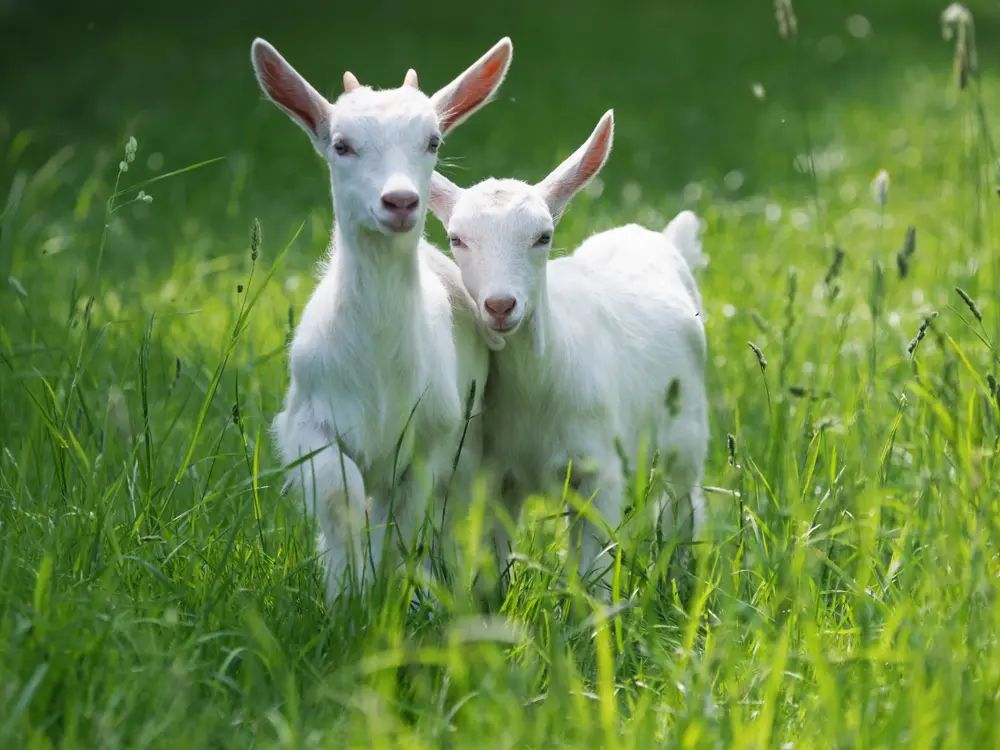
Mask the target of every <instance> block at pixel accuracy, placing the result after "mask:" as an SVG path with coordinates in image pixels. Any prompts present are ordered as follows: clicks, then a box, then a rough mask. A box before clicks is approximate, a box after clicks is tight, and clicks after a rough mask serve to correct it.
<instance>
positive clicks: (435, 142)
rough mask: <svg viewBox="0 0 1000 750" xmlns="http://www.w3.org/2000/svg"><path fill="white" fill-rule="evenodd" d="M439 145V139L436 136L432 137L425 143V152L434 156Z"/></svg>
mask: <svg viewBox="0 0 1000 750" xmlns="http://www.w3.org/2000/svg"><path fill="white" fill-rule="evenodd" d="M440 145H441V137H440V136H437V135H432V136H431V137H430V139H429V140H428V141H427V151H428V153H431V154H436V153H437V150H438V146H440Z"/></svg>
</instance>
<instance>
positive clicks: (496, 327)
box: [487, 320, 521, 336]
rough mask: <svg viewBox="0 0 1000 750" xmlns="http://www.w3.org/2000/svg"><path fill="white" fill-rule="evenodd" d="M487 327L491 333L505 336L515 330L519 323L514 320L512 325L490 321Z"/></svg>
mask: <svg viewBox="0 0 1000 750" xmlns="http://www.w3.org/2000/svg"><path fill="white" fill-rule="evenodd" d="M487 325H488V326H489V329H490V330H491V331H493V333H501V334H503V335H505V336H507V335H509V334H511V333H514V331H516V330H517V327H518V326H519V325H521V321H520V320H516V321H514V322H513V323H497V322H496V321H491V322H490V323H488V324H487Z"/></svg>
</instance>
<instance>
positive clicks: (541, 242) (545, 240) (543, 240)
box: [535, 232, 552, 247]
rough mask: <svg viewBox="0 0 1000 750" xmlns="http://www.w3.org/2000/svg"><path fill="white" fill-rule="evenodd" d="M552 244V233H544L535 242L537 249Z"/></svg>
mask: <svg viewBox="0 0 1000 750" xmlns="http://www.w3.org/2000/svg"><path fill="white" fill-rule="evenodd" d="M550 242H552V232H543V233H542V234H540V235H538V239H537V240H535V247H545V246H546V245H548V244H549V243H550Z"/></svg>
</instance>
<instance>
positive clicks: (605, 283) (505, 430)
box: [431, 111, 708, 580]
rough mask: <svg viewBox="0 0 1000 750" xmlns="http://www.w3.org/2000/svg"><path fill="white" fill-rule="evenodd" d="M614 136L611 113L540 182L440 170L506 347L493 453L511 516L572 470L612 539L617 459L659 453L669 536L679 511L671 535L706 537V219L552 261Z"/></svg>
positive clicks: (495, 398) (449, 216) (437, 183)
mask: <svg viewBox="0 0 1000 750" xmlns="http://www.w3.org/2000/svg"><path fill="white" fill-rule="evenodd" d="M613 134H614V115H613V112H610V111H609V112H608V113H607V114H605V115H604V117H603V118H602V119H601V121H600V124H598V126H597V129H596V130H595V131H594V133H593V134H592V135H591V137H590V139H589V140H588V141H587V142H586V144H584V145H583V146H582V147H581V148H580V149H579V150H578V151H576V153H574V154H573V155H572V156H570V157H569V158H568V159H567V160H566V161H565V162H563V164H562V165H560V166H559V167H558V168H557V169H556V170H555V171H554V172H552V174H550V175H549V176H548V177H547V178H546V179H545V180H544V181H543V182H541V183H540V184H538V185H529V184H526V183H524V182H520V181H517V180H511V179H488V180H486V181H484V182H481V183H479V184H477V185H475V186H473V187H470V188H468V189H466V190H463V189H461V188H459V187H457V186H456V185H454V184H452V183H451V182H449V181H448V180H447V179H446V178H444V177H442V176H441V175H440V174H437V173H435V175H434V181H433V183H432V185H431V210H432V211H433V212H434V213H435V214H436V215H437V216H438V218H439V219H441V221H442V223H443V224H444V225H445V227H446V228H447V230H448V234H449V237H450V241H451V246H452V248H453V251H454V254H455V259H456V260H457V262H458V265H459V267H460V268H461V270H462V279H463V281H464V283H465V285H466V287H467V289H468V290H469V292H470V293H471V295H472V296H473V297H474V298H475V300H476V304H477V307H478V310H479V314H480V316H481V319H482V320H483V322H484V323H486V324H487V325H488V326H489V328H490V329H491V330H492V332H493V333H495V334H498V335H500V336H502V337H503V338H504V341H505V347H504V349H503V350H502V351H498V352H495V353H494V354H493V360H492V364H491V369H490V376H489V383H488V386H487V392H486V403H485V409H484V412H483V418H484V420H485V422H484V426H483V429H484V439H483V440H484V442H483V446H484V461H485V462H486V463H488V464H492V467H493V468H494V469H495V470H497V471H498V472H499V473H500V474H501V475H502V476H503V477H504V483H505V484H506V485H507V486H508V487H510V490H509V491H506V492H504V497H505V500H506V501H507V502H508V504H509V510H510V511H511V512H512V513H513V514H514V515H515V517H516V514H517V512H518V510H519V504H520V502H521V499H522V498H523V497H524V496H525V495H526V494H529V493H532V492H540V491H545V490H553V489H555V490H556V491H557V492H558V490H559V487H561V485H562V482H563V480H564V478H565V476H566V468H567V464H568V463H569V462H570V461H572V464H573V466H574V467H575V468H577V469H579V468H581V467H582V469H583V470H582V471H580V472H579V473H577V472H576V471H574V472H572V474H573V476H572V477H571V482H573V483H574V484H575V485H576V489H577V490H578V491H579V493H580V495H581V496H582V498H583V499H584V500H585V501H586V500H588V499H589V498H590V497H591V496H593V497H594V501H593V504H594V506H595V509H596V510H597V511H599V515H600V516H602V517H603V519H604V521H605V522H606V523H607V524H608V526H609V527H610V528H611V529H614V528H616V527H617V526H618V525H619V524H620V522H621V520H622V515H623V509H624V506H625V504H626V489H625V486H624V479H623V470H622V461H621V455H620V453H619V448H624V452H625V455H626V456H628V457H630V460H632V461H635V460H637V457H638V456H639V455H640V454H641V453H642V452H643V451H644V452H645V459H646V461H647V463H646V466H650V463H649V461H650V460H651V458H652V456H653V454H654V452H655V451H659V454H660V456H661V457H663V458H664V459H665V466H666V470H665V474H666V479H667V486H668V489H669V496H672V497H673V498H674V500H675V502H673V503H671V502H669V497H661V498H659V500H660V502H659V503H658V505H659V506H660V507H659V512H658V517H657V520H658V523H659V526H660V529H661V531H663V532H664V534H665V535H667V534H670V533H672V532H673V531H674V529H672V528H671V525H672V524H673V523H674V522H675V517H674V516H675V514H674V513H671V512H668V511H675V512H676V517H684V518H685V529H686V531H682V530H681V529H680V528H677V529H676V531H677V532H678V533H697V532H698V530H699V529H700V528H701V525H702V519H703V516H704V496H703V493H702V490H701V486H700V485H701V480H702V472H703V465H704V460H705V455H706V451H707V441H708V409H707V403H706V397H705V385H704V375H705V359H706V340H705V330H704V326H703V324H702V318H701V316H700V311H701V298H700V295H699V292H698V288H697V285H696V284H695V280H694V278H693V275H692V269H693V267H694V264H695V262H696V260H697V258H698V256H699V255H700V247H701V243H700V239H699V236H698V234H699V228H698V220H697V218H696V217H695V215H694V214H693V213H691V212H690V211H685V212H683V213H681V214H680V215H678V216H677V218H675V219H674V220H673V221H672V222H671V223H670V224H669V225H668V226H667V228H666V229H664V230H663V231H662V232H656V231H651V230H649V229H646V228H644V227H641V226H638V225H636V224H629V225H627V226H623V227H619V228H616V229H612V230H609V231H606V232H601V233H599V234H596V235H593V236H591V237H590V238H589V239H587V240H586V241H585V242H584V243H583V244H582V245H581V246H580V247H579V248H578V249H577V250H576V252H575V253H574V254H573V255H571V256H567V257H561V258H557V259H554V260H549V253H550V251H551V249H552V234H553V230H554V228H555V224H556V222H557V220H558V217H559V216H560V214H561V213H562V212H563V210H564V208H565V207H566V205H567V203H569V201H570V199H571V198H572V197H573V196H574V195H575V194H576V193H577V192H578V191H579V190H580V189H581V188H583V187H584V186H585V185H586V184H587V183H588V182H589V181H590V180H591V179H592V178H593V177H594V175H596V174H597V173H598V171H599V170H600V169H601V167H602V166H603V165H604V163H605V161H606V160H607V158H608V154H609V153H610V150H611V144H612V139H613ZM674 381H676V384H674ZM643 436H646V437H647V438H648V439H647V440H645V442H644V441H643ZM619 441H620V442H619ZM632 465H633V467H634V466H635V464H632ZM588 467H589V468H588ZM511 484H512V486H511ZM688 498H690V507H689V508H688V507H681V506H682V505H683V506H687V503H686V502H684V501H686V500H687V499H688ZM678 501H679V502H678ZM691 511H693V518H692V517H691V515H689V513H690V512H691ZM688 523H691V524H693V527H694V528H693V529H692V528H691V527H690V526H688V525H687V524H688ZM583 532H584V533H583V545H582V550H581V554H580V571H581V574H584V575H586V574H587V573H590V572H592V571H593V568H594V567H595V566H596V565H597V561H596V558H597V556H598V554H599V553H600V551H601V550H602V547H603V545H604V544H605V543H606V541H607V540H608V538H609V537H608V533H607V530H605V529H602V528H601V527H600V525H595V524H592V523H584V524H583ZM500 541H501V543H503V541H505V540H500ZM609 562H610V561H609ZM600 567H601V568H607V567H608V565H606V564H604V563H602V564H601V565H600ZM605 580H606V579H605Z"/></svg>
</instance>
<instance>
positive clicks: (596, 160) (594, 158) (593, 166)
mask: <svg viewBox="0 0 1000 750" xmlns="http://www.w3.org/2000/svg"><path fill="white" fill-rule="evenodd" d="M610 135H611V128H610V127H608V126H607V125H605V126H604V128H602V129H601V131H600V132H599V133H598V134H597V138H596V139H595V140H594V143H593V145H592V146H591V147H590V148H589V149H587V155H586V156H584V157H583V162H582V163H581V164H580V176H581V178H582V179H584V180H586V179H589V178H591V177H593V176H594V175H595V174H596V173H597V170H598V169H600V168H601V163H602V162H603V161H604V155H605V154H606V153H607V150H608V137H609V136H610Z"/></svg>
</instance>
